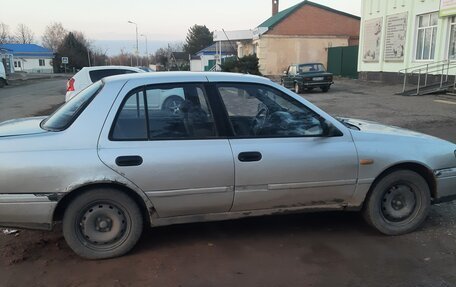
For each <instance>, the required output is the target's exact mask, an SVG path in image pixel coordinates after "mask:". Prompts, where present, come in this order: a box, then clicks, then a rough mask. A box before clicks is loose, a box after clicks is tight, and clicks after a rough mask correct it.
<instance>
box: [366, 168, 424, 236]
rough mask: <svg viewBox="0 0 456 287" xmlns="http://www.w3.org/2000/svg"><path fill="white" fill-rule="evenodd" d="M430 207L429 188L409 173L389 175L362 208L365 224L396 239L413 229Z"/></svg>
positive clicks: (405, 171) (419, 223) (398, 172)
mask: <svg viewBox="0 0 456 287" xmlns="http://www.w3.org/2000/svg"><path fill="white" fill-rule="evenodd" d="M430 206H431V195H430V190H429V186H428V184H427V182H426V180H424V178H423V177H422V176H420V175H419V174H417V173H416V172H413V171H410V170H398V171H395V172H392V173H390V174H388V175H386V176H385V177H383V178H382V179H380V181H379V182H378V183H377V184H376V185H375V187H374V188H373V190H372V191H371V193H370V194H369V196H368V198H367V199H366V202H365V204H364V210H363V215H364V218H365V220H366V221H367V223H369V224H370V225H371V226H373V227H375V228H376V229H377V230H378V231H380V232H381V233H383V234H386V235H400V234H405V233H408V232H411V231H413V230H415V229H417V228H418V227H419V226H420V225H421V224H422V223H423V222H424V220H425V219H426V217H427V215H428V213H429V209H430Z"/></svg>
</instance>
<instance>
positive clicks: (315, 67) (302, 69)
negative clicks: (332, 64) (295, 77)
mask: <svg viewBox="0 0 456 287" xmlns="http://www.w3.org/2000/svg"><path fill="white" fill-rule="evenodd" d="M325 71H326V70H325V67H324V66H323V65H322V64H305V65H299V70H298V73H300V74H302V73H309V72H325Z"/></svg>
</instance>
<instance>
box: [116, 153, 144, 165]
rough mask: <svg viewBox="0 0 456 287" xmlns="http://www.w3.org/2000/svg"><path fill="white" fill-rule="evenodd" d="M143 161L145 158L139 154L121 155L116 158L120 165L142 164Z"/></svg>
mask: <svg viewBox="0 0 456 287" xmlns="http://www.w3.org/2000/svg"><path fill="white" fill-rule="evenodd" d="M142 163H143V159H142V157H140V156H139V155H129V156H119V157H118V158H116V164H117V165H118V166H140V165H141V164H142Z"/></svg>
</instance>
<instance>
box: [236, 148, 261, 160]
mask: <svg viewBox="0 0 456 287" xmlns="http://www.w3.org/2000/svg"><path fill="white" fill-rule="evenodd" d="M262 158H263V156H262V155H261V153H260V152H257V151H248V152H241V153H240V154H239V155H238V159H239V161H242V162H253V161H260V160H261V159H262Z"/></svg>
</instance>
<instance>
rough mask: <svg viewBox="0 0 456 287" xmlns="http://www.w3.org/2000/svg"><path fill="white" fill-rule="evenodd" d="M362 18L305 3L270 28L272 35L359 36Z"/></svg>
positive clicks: (269, 32)
mask: <svg viewBox="0 0 456 287" xmlns="http://www.w3.org/2000/svg"><path fill="white" fill-rule="evenodd" d="M359 28H360V20H358V19H355V18H352V17H349V16H344V15H341V14H338V13H334V12H330V11H328V10H325V9H322V8H318V7H315V6H311V5H304V6H302V7H301V8H300V9H299V10H298V11H295V12H294V13H293V14H291V15H290V16H289V17H287V18H286V19H285V20H283V21H282V22H280V23H279V24H277V25H276V26H274V27H273V28H272V30H269V31H268V32H267V34H270V35H306V36H312V35H327V36H329V35H330V36H342V35H345V36H351V37H353V38H355V39H357V38H358V37H359Z"/></svg>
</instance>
